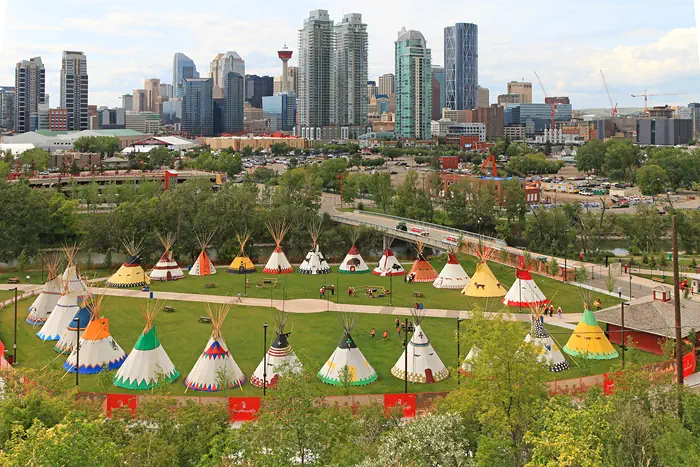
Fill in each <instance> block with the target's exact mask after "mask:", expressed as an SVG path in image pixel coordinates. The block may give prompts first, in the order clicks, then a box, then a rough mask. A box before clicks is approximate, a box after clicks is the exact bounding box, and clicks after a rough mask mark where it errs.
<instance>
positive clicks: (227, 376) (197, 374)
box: [185, 303, 245, 392]
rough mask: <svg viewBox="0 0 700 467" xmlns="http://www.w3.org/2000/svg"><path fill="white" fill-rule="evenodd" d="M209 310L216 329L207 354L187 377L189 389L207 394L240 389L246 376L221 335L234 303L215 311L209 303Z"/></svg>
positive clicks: (203, 354) (219, 307)
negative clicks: (222, 327) (227, 389)
mask: <svg viewBox="0 0 700 467" xmlns="http://www.w3.org/2000/svg"><path fill="white" fill-rule="evenodd" d="M206 307H207V314H208V315H209V318H210V319H211V322H212V325H213V327H214V329H213V330H212V332H211V337H209V341H208V342H207V346H206V347H204V352H202V355H200V356H199V359H197V363H195V364H194V367H193V368H192V370H191V371H190V374H189V375H187V378H185V386H186V387H187V388H188V389H194V390H195V391H207V392H215V391H220V390H221V389H226V388H237V387H240V386H242V385H243V384H244V383H245V375H244V374H243V372H242V371H241V369H240V368H238V364H237V363H236V361H235V360H234V359H233V356H232V355H231V352H229V350H228V347H226V342H225V341H224V338H223V336H222V335H221V326H222V325H223V324H224V320H225V319H226V315H227V314H228V312H229V311H230V310H231V304H229V303H225V304H220V305H218V306H217V307H216V309H213V310H212V307H211V305H210V304H209V303H207V304H206Z"/></svg>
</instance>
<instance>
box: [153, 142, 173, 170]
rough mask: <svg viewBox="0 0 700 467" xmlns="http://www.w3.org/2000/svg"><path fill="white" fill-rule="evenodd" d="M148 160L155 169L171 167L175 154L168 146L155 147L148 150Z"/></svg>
mask: <svg viewBox="0 0 700 467" xmlns="http://www.w3.org/2000/svg"><path fill="white" fill-rule="evenodd" d="M148 162H149V166H150V167H151V168H153V169H158V168H160V167H166V168H169V167H170V166H171V165H172V163H173V155H172V153H171V152H170V150H169V149H168V148H165V147H159V148H153V149H151V150H150V151H149V152H148Z"/></svg>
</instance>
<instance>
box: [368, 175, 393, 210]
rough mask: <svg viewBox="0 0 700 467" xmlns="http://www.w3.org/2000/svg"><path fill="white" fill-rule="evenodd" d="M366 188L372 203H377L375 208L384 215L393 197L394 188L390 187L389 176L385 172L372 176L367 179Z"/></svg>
mask: <svg viewBox="0 0 700 467" xmlns="http://www.w3.org/2000/svg"><path fill="white" fill-rule="evenodd" d="M367 187H368V190H369V193H370V195H371V196H372V199H373V200H374V202H375V203H377V206H378V207H380V208H381V209H382V212H384V213H385V214H386V212H387V211H388V209H389V206H390V205H391V199H392V197H393V195H394V187H393V186H392V185H391V175H389V174H388V173H385V172H384V173H380V172H377V173H375V174H372V175H370V177H369V179H368V182H367Z"/></svg>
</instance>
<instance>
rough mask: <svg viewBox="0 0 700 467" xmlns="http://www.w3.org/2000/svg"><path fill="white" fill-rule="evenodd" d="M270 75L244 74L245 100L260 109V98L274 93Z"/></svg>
mask: <svg viewBox="0 0 700 467" xmlns="http://www.w3.org/2000/svg"><path fill="white" fill-rule="evenodd" d="M273 91H274V78H273V77H272V76H258V75H245V100H246V102H249V103H250V105H252V106H253V107H255V108H257V109H262V99H263V97H265V96H271V95H272V94H274V92H273Z"/></svg>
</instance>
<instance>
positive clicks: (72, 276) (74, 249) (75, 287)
mask: <svg viewBox="0 0 700 467" xmlns="http://www.w3.org/2000/svg"><path fill="white" fill-rule="evenodd" d="M78 249H79V248H78V246H77V245H66V246H64V247H63V248H62V250H63V253H64V254H65V255H66V260H67V265H66V270H65V271H63V275H62V276H61V280H62V281H63V284H64V285H65V284H68V289H69V290H71V291H73V292H75V294H76V295H77V296H78V297H83V296H85V295H87V294H88V291H87V286H86V285H85V283H84V282H83V280H82V279H81V278H80V277H78V268H77V266H76V265H75V263H74V260H75V257H76V256H77V254H78Z"/></svg>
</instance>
